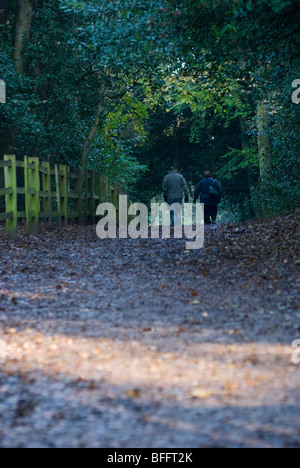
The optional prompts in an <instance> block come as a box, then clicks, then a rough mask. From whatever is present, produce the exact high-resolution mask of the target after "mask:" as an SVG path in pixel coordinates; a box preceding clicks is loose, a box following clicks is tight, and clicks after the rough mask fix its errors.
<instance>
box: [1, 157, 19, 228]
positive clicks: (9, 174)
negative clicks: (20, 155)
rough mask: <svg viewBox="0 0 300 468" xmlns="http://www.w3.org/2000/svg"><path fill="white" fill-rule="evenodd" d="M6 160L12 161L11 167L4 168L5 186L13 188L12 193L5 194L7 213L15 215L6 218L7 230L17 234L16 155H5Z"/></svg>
mask: <svg viewBox="0 0 300 468" xmlns="http://www.w3.org/2000/svg"><path fill="white" fill-rule="evenodd" d="M4 161H10V162H11V166H10V167H5V168H4V179H5V188H6V189H11V193H10V194H7V195H5V211H6V213H13V217H12V218H10V219H7V220H6V232H7V233H8V234H11V235H15V234H16V232H17V225H18V202H17V200H18V197H17V166H16V156H4Z"/></svg>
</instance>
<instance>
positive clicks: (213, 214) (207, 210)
mask: <svg viewBox="0 0 300 468" xmlns="http://www.w3.org/2000/svg"><path fill="white" fill-rule="evenodd" d="M217 216H218V205H205V206H204V223H205V224H216V220H217Z"/></svg>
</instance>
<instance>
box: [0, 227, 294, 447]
mask: <svg viewBox="0 0 300 468" xmlns="http://www.w3.org/2000/svg"><path fill="white" fill-rule="evenodd" d="M298 239H299V218H289V219H275V220H270V221H266V222H255V223H253V224H245V225H240V226H238V227H237V226H236V225H234V226H222V227H219V229H218V230H216V231H212V230H209V231H208V232H207V235H206V245H205V248H204V249H202V250H201V251H195V252H190V253H187V252H185V250H184V245H185V243H184V241H174V240H170V241H165V240H160V241H142V240H140V241H132V240H127V241H121V240H116V241H112V240H107V241H100V240H99V239H97V237H96V236H95V233H94V230H93V229H87V228H85V229H82V228H81V229H78V228H76V229H70V230H67V231H65V232H64V233H57V232H52V233H50V234H49V233H42V234H40V235H39V236H38V238H33V237H30V238H28V237H25V236H24V237H22V238H20V239H18V240H17V241H9V240H8V239H6V238H5V236H3V235H0V245H1V252H0V272H1V278H0V339H2V340H4V341H5V342H6V345H7V347H6V351H7V362H6V364H0V446H2V447H15V446H18V447H155V448H159V447H168V448H176V447H192V448H194V447H224V446H225V447H228V446H230V447H254V446H255V447H257V446H259V447H274V446H276V447H290V446H293V447H299V446H300V409H299V397H300V391H299V389H300V364H299V365H295V364H293V363H292V361H291V355H292V352H293V349H292V348H291V344H292V342H293V341H294V340H295V339H300V317H299V286H300V279H299V264H300V261H299V240H298Z"/></svg>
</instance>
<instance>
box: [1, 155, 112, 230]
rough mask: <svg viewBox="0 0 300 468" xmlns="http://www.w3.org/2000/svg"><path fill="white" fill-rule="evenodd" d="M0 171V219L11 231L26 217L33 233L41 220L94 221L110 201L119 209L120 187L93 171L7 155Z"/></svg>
mask: <svg viewBox="0 0 300 468" xmlns="http://www.w3.org/2000/svg"><path fill="white" fill-rule="evenodd" d="M1 171H4V174H3V173H2V174H0V176H1V177H0V221H5V222H6V232H7V233H9V234H15V233H16V232H17V226H18V220H21V219H26V228H27V231H28V232H30V233H34V232H38V230H39V225H40V221H44V222H46V224H47V225H51V223H52V221H54V220H56V221H58V222H59V224H60V226H62V227H63V226H66V225H68V223H69V220H77V221H80V220H82V221H85V222H86V223H90V224H93V223H94V222H95V216H96V209H97V206H98V205H99V203H104V202H111V203H113V204H114V205H115V206H116V208H118V205H119V203H118V197H119V194H120V189H119V187H118V186H117V185H116V184H112V183H111V182H110V181H109V179H108V177H106V176H102V175H100V174H97V173H95V172H94V171H89V170H85V171H84V172H82V171H81V170H80V169H76V168H71V167H69V166H65V165H55V166H54V168H51V166H50V163H48V162H41V161H40V160H39V158H29V157H25V158H24V161H17V160H16V157H15V156H4V160H3V161H0V173H1ZM1 180H2V182H1ZM81 180H82V184H81ZM81 185H82V191H81V193H79V191H80V186H81ZM2 186H3V187H2ZM1 211H4V212H2V213H1Z"/></svg>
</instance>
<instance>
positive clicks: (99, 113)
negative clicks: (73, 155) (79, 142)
mask: <svg viewBox="0 0 300 468" xmlns="http://www.w3.org/2000/svg"><path fill="white" fill-rule="evenodd" d="M103 112H104V106H103V104H102V102H101V103H100V104H99V105H98V108H97V114H96V119H95V122H94V124H93V126H92V128H91V131H90V133H89V135H88V137H87V139H86V140H85V142H84V145H83V149H82V154H81V176H80V184H79V195H80V194H81V193H82V188H83V179H84V171H85V168H86V162H87V156H88V149H89V146H90V144H91V143H92V141H93V139H94V137H95V135H96V132H97V130H98V127H99V125H100V122H101V117H102V115H103Z"/></svg>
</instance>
